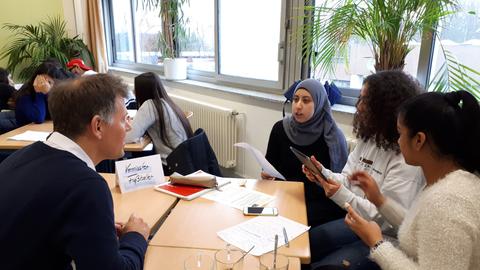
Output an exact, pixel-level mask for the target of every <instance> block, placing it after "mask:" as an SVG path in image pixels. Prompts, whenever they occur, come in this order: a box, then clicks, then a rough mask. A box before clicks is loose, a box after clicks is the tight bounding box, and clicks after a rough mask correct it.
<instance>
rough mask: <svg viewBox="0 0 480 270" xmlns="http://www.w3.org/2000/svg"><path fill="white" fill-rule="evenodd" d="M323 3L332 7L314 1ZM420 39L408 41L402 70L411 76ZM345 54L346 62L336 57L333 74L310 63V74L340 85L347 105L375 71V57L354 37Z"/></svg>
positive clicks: (366, 45)
mask: <svg viewBox="0 0 480 270" xmlns="http://www.w3.org/2000/svg"><path fill="white" fill-rule="evenodd" d="M325 4H327V7H334V6H333V4H334V3H332V1H330V2H326V0H316V1H315V6H316V7H322V6H325ZM420 41H421V38H420V37H416V38H415V39H414V40H413V41H411V42H410V44H409V45H410V47H411V48H412V50H411V52H410V53H409V54H408V55H407V57H406V59H405V67H404V71H405V72H406V73H408V74H410V75H412V76H413V77H416V74H417V72H418V59H419V56H420V45H421V42H420ZM316 53H319V52H316ZM347 54H348V57H347V59H348V63H345V60H346V59H344V58H341V59H338V61H337V65H336V67H335V71H334V72H333V75H327V76H325V75H324V74H322V72H321V71H320V68H317V69H314V68H313V65H312V69H311V72H310V76H311V77H313V78H317V79H320V80H321V81H325V80H328V81H334V82H335V84H336V85H337V86H339V87H340V89H341V91H342V94H343V96H344V98H343V100H342V102H343V103H345V104H348V105H354V104H355V102H356V98H357V97H358V95H359V89H360V88H361V87H362V83H363V79H364V78H365V77H367V76H368V75H370V74H372V73H374V72H375V67H374V65H375V59H374V55H373V52H372V48H371V46H370V43H367V42H365V41H363V40H360V39H355V38H354V39H351V40H350V42H349V45H348V49H347ZM325 77H326V78H325Z"/></svg>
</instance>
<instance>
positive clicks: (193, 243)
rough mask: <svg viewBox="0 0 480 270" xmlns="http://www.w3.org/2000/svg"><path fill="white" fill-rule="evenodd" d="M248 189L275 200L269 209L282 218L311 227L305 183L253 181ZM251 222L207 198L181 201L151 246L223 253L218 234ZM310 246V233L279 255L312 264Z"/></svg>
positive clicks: (221, 241)
mask: <svg viewBox="0 0 480 270" xmlns="http://www.w3.org/2000/svg"><path fill="white" fill-rule="evenodd" d="M246 187H247V188H251V189H255V190H258V191H261V192H264V193H267V194H270V195H273V196H275V200H274V201H272V202H271V203H270V204H269V206H273V207H277V208H278V211H279V214H280V215H281V216H284V217H286V218H289V219H292V220H294V221H297V222H299V223H302V224H305V225H306V224H307V213H306V207H305V198H304V191H303V183H301V182H286V181H266V180H259V181H256V180H249V181H248V182H247V185H246ZM250 218H252V217H247V216H244V215H243V213H242V212H241V211H239V210H238V209H235V208H232V207H229V206H227V205H224V204H221V203H217V202H214V201H210V200H207V199H204V198H197V199H195V200H192V201H184V200H180V201H179V203H178V204H177V205H176V206H175V208H174V209H173V210H172V211H171V213H170V215H169V216H168V218H167V219H166V220H165V222H164V223H163V224H162V226H161V227H160V228H159V230H158V231H157V233H156V234H155V235H154V237H153V239H152V240H151V241H150V245H153V246H160V247H177V248H178V247H179V248H198V249H213V250H218V249H222V248H224V247H225V242H224V241H223V240H222V239H221V238H219V237H218V236H217V232H218V231H221V230H224V229H226V228H229V227H231V226H234V225H236V224H238V223H241V222H243V221H246V220H248V219H250ZM309 246H310V244H309V240H308V232H307V233H304V234H302V235H300V236H299V237H297V238H296V239H294V240H292V241H291V243H290V247H289V248H287V247H281V248H280V249H279V253H281V254H284V255H287V256H291V257H298V258H300V260H301V261H302V263H309V262H310V247H309Z"/></svg>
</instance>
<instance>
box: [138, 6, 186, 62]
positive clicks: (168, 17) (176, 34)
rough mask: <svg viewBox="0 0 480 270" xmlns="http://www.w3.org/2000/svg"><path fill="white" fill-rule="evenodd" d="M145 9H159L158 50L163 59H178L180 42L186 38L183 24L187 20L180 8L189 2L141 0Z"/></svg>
mask: <svg viewBox="0 0 480 270" xmlns="http://www.w3.org/2000/svg"><path fill="white" fill-rule="evenodd" d="M142 3H143V7H144V8H146V9H150V10H153V9H157V8H159V7H160V13H159V17H160V19H161V21H162V33H161V34H160V48H161V53H162V56H163V57H164V58H177V57H180V45H181V41H183V40H185V39H186V38H187V36H188V34H187V31H186V28H185V24H186V22H187V19H186V18H185V14H184V13H183V11H182V6H183V5H184V4H188V3H189V0H143V2H142Z"/></svg>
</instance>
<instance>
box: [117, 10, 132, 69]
mask: <svg viewBox="0 0 480 270" xmlns="http://www.w3.org/2000/svg"><path fill="white" fill-rule="evenodd" d="M130 10H131V6H130V3H129V2H125V5H115V6H113V8H112V14H113V16H112V18H113V36H114V40H115V50H114V52H115V55H114V58H115V59H116V60H117V61H119V62H126V61H128V62H132V61H134V59H135V56H134V51H133V31H132V30H133V28H132V16H131V13H130Z"/></svg>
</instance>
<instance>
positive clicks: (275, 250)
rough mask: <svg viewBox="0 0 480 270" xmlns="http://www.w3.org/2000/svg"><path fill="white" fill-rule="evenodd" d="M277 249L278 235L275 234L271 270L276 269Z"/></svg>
mask: <svg viewBox="0 0 480 270" xmlns="http://www.w3.org/2000/svg"><path fill="white" fill-rule="evenodd" d="M277 248H278V234H275V245H274V248H273V269H276V268H277Z"/></svg>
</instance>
